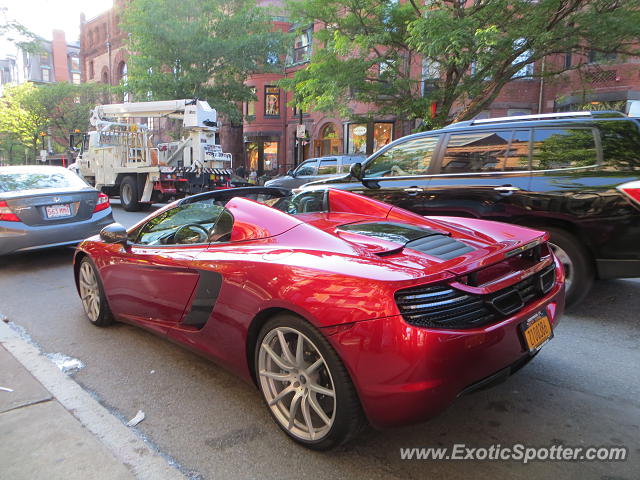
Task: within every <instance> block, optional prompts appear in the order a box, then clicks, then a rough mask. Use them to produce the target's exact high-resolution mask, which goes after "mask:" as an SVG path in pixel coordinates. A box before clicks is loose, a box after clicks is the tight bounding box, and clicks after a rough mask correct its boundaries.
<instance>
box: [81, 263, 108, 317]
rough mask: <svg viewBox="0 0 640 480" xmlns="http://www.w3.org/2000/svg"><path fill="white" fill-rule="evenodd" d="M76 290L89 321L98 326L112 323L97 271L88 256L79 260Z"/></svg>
mask: <svg viewBox="0 0 640 480" xmlns="http://www.w3.org/2000/svg"><path fill="white" fill-rule="evenodd" d="M78 287H79V288H78V290H79V292H80V299H81V300H82V307H83V308H84V313H86V314H87V318H89V321H90V322H91V323H93V324H94V325H96V326H98V327H106V326H107V325H111V324H112V323H113V316H112V315H111V310H109V305H108V304H107V299H106V297H105V295H104V289H103V288H102V283H101V282H100V278H99V277H98V272H97V271H96V267H95V266H94V265H93V262H92V261H91V260H89V257H84V258H83V259H82V261H81V262H80V269H79V271H78Z"/></svg>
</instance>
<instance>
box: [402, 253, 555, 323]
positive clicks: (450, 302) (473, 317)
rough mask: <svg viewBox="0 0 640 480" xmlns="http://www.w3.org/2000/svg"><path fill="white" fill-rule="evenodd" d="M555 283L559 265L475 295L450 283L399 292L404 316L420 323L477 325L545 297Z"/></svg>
mask: <svg viewBox="0 0 640 480" xmlns="http://www.w3.org/2000/svg"><path fill="white" fill-rule="evenodd" d="M554 283H555V266H554V265H550V266H549V267H547V268H545V269H544V270H542V271H541V272H538V273H536V274H534V275H531V276H530V277H528V278H526V279H524V280H522V281H520V282H518V283H516V284H515V285H512V286H510V287H507V288H504V289H502V290H498V291H497V292H494V293H492V294H490V295H474V294H471V293H467V292H463V291H462V290H457V289H455V288H452V287H449V286H425V287H415V288H410V289H406V290H400V291H398V292H396V295H395V297H396V303H397V305H398V309H399V310H400V313H402V316H403V318H404V320H405V321H406V322H407V323H408V324H410V325H414V326H416V327H429V328H455V329H465V328H475V327H481V326H483V325H487V324H489V323H493V322H497V321H499V320H501V319H503V318H505V317H507V316H509V315H513V314H514V313H517V312H518V311H519V310H521V309H522V308H523V307H524V306H525V305H527V304H528V303H530V302H532V301H533V300H536V299H539V298H542V297H543V296H544V295H545V294H546V293H547V292H549V291H550V290H551V288H552V287H553V285H554Z"/></svg>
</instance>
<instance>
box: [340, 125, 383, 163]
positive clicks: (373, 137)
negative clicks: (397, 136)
mask: <svg viewBox="0 0 640 480" xmlns="http://www.w3.org/2000/svg"><path fill="white" fill-rule="evenodd" d="M393 127H394V124H393V122H369V123H349V124H347V125H346V129H345V130H346V134H345V138H346V139H347V145H346V153H347V154H359V153H361V154H365V155H371V154H372V153H374V152H376V151H378V150H380V149H381V148H382V147H384V146H385V145H387V144H389V143H391V141H392V140H393V134H394V128H393Z"/></svg>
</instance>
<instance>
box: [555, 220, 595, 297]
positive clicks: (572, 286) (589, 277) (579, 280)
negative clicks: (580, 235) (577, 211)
mask: <svg viewBox="0 0 640 480" xmlns="http://www.w3.org/2000/svg"><path fill="white" fill-rule="evenodd" d="M544 230H546V231H547V232H549V234H550V235H551V238H550V240H549V241H550V243H551V244H552V248H554V251H555V252H556V255H558V257H559V260H560V261H561V262H562V264H563V265H564V267H565V275H566V281H567V283H566V306H567V307H572V306H576V305H577V304H579V303H580V302H581V301H582V300H584V298H585V297H586V296H587V294H588V293H589V291H590V290H591V287H592V286H593V282H594V280H595V269H594V265H593V261H592V259H591V256H590V255H589V252H588V251H587V248H586V247H585V246H584V244H583V243H582V242H581V241H580V240H578V239H577V238H576V237H575V236H574V235H572V234H570V233H568V232H567V231H565V230H562V229H560V228H555V227H545V228H544ZM558 248H559V249H560V250H558ZM563 252H564V254H566V256H567V257H568V259H569V262H566V261H565V260H566V259H564V258H563V257H564V255H563Z"/></svg>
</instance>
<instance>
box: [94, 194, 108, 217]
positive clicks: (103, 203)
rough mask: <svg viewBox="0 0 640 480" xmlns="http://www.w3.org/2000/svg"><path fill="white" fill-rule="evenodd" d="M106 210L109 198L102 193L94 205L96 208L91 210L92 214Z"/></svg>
mask: <svg viewBox="0 0 640 480" xmlns="http://www.w3.org/2000/svg"><path fill="white" fill-rule="evenodd" d="M107 208H109V197H108V196H107V195H105V194H104V193H99V194H98V202H97V203H96V208H94V209H93V213H96V212H100V211H101V210H105V209H107Z"/></svg>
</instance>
